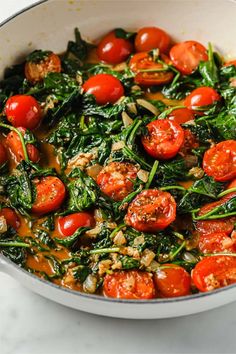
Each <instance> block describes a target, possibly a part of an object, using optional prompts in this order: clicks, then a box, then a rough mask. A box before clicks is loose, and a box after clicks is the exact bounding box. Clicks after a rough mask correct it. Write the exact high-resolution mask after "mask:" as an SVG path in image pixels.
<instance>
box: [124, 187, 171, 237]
mask: <svg viewBox="0 0 236 354" xmlns="http://www.w3.org/2000/svg"><path fill="white" fill-rule="evenodd" d="M175 217H176V202H175V200H174V198H173V197H172V196H171V194H170V193H168V192H163V191H160V190H157V189H147V190H144V191H142V192H141V193H139V194H138V195H137V196H136V197H135V199H134V200H133V201H132V202H131V203H130V205H129V207H128V211H127V214H126V216H125V222H126V224H127V225H129V226H131V227H133V228H134V229H136V230H138V231H143V232H157V231H160V230H163V229H165V228H166V227H167V226H168V225H170V224H171V223H172V222H173V221H174V220H175Z"/></svg>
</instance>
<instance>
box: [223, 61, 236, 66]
mask: <svg viewBox="0 0 236 354" xmlns="http://www.w3.org/2000/svg"><path fill="white" fill-rule="evenodd" d="M230 65H234V66H236V60H230V61H228V62H226V63H224V66H230Z"/></svg>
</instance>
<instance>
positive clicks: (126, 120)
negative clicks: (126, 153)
mask: <svg viewBox="0 0 236 354" xmlns="http://www.w3.org/2000/svg"><path fill="white" fill-rule="evenodd" d="M122 120H123V123H124V126H125V128H126V127H128V126H129V125H131V124H132V123H133V119H132V118H130V116H129V115H128V114H127V113H126V112H122Z"/></svg>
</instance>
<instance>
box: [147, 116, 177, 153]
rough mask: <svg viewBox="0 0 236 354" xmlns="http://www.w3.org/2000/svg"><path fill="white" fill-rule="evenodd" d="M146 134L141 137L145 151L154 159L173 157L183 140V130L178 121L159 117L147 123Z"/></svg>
mask: <svg viewBox="0 0 236 354" xmlns="http://www.w3.org/2000/svg"><path fill="white" fill-rule="evenodd" d="M147 130H148V134H147V135H144V136H143V137H142V144H143V147H144V149H145V150H146V152H147V153H148V154H149V155H151V156H152V157H154V158H156V159H161V160H167V159H171V158H172V157H174V156H175V155H176V154H177V153H178V151H179V149H180V147H181V145H182V144H183V142H184V131H183V129H182V128H181V126H180V125H179V124H178V123H175V122H174V121H171V120H169V119H159V120H154V121H153V122H151V123H149V124H148V125H147Z"/></svg>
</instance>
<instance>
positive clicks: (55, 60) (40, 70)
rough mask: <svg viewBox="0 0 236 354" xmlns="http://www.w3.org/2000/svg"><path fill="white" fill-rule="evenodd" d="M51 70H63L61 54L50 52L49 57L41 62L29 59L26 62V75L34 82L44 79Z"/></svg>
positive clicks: (56, 71) (58, 71)
mask: <svg viewBox="0 0 236 354" xmlns="http://www.w3.org/2000/svg"><path fill="white" fill-rule="evenodd" d="M50 72H55V73H60V72H61V60H60V58H59V56H58V55H56V54H54V53H50V54H49V55H48V57H46V58H45V59H44V60H41V61H40V62H39V63H34V62H31V61H29V62H26V64H25V77H26V79H27V80H28V81H29V82H31V83H32V84H36V83H37V82H39V81H41V80H43V79H44V78H45V76H46V75H47V74H48V73H50Z"/></svg>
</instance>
